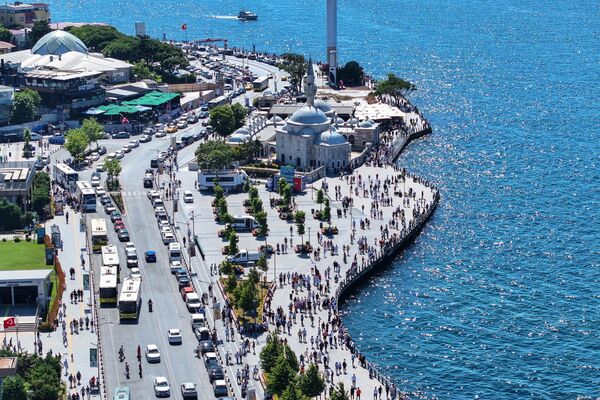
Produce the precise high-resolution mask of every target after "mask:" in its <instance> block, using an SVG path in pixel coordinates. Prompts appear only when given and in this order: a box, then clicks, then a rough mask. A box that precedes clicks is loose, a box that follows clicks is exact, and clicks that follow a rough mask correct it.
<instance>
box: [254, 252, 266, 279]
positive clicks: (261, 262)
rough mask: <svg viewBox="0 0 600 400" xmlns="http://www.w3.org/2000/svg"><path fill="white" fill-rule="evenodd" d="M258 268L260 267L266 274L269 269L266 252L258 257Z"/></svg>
mask: <svg viewBox="0 0 600 400" xmlns="http://www.w3.org/2000/svg"><path fill="white" fill-rule="evenodd" d="M256 268H258V269H260V270H261V271H262V272H264V273H265V274H266V273H267V271H268V269H269V265H268V264H267V256H266V255H265V254H264V253H261V255H260V256H259V257H258V261H256Z"/></svg>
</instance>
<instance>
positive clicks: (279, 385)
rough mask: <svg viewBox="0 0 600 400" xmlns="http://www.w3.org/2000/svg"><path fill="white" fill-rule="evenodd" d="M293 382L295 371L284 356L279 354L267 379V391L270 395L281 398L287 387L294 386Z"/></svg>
mask: <svg viewBox="0 0 600 400" xmlns="http://www.w3.org/2000/svg"><path fill="white" fill-rule="evenodd" d="M295 380H296V371H295V370H293V369H292V367H291V366H290V364H289V362H288V359H287V358H286V357H285V354H283V353H281V354H280V355H279V357H277V361H276V362H275V366H274V367H273V369H272V370H271V372H270V373H269V377H268V378H267V389H268V390H269V392H270V393H273V394H276V395H278V396H281V394H282V393H283V392H284V390H285V389H286V388H287V387H288V386H291V385H293V384H294V382H295Z"/></svg>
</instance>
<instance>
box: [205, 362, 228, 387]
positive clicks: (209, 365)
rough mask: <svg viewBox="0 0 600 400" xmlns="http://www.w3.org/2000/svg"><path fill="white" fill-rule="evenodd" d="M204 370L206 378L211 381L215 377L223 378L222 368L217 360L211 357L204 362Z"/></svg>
mask: <svg viewBox="0 0 600 400" xmlns="http://www.w3.org/2000/svg"><path fill="white" fill-rule="evenodd" d="M206 370H207V371H208V379H209V380H210V382H211V383H212V381H214V380H217V379H225V374H224V373H223V368H221V366H220V365H219V362H218V361H217V360H214V359H211V360H208V361H207V362H206Z"/></svg>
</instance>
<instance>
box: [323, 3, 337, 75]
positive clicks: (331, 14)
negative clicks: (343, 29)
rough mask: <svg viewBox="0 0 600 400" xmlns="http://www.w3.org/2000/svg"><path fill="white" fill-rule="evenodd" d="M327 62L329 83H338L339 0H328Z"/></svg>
mask: <svg viewBox="0 0 600 400" xmlns="http://www.w3.org/2000/svg"><path fill="white" fill-rule="evenodd" d="M325 59H326V60H327V64H329V79H328V80H329V84H330V85H335V84H336V83H337V0H327V57H326V58H325Z"/></svg>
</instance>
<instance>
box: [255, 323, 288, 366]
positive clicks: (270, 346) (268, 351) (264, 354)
mask: <svg viewBox="0 0 600 400" xmlns="http://www.w3.org/2000/svg"><path fill="white" fill-rule="evenodd" d="M282 348H283V345H282V344H281V343H280V342H279V338H278V337H277V334H276V333H275V332H273V333H271V334H270V335H269V337H268V338H267V344H265V346H264V347H263V349H262V350H261V352H260V355H259V358H260V367H261V368H262V370H263V371H265V372H266V373H271V370H272V369H273V367H275V363H276V362H277V358H278V357H279V355H280V354H281V351H282Z"/></svg>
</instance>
